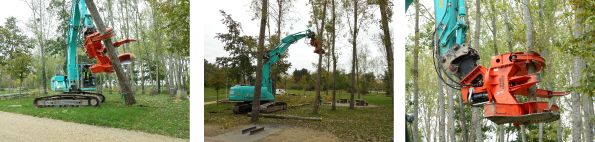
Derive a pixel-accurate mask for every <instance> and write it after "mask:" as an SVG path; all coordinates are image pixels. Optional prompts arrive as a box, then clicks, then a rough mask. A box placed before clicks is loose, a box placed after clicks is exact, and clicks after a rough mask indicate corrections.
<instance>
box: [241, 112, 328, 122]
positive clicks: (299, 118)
mask: <svg viewBox="0 0 595 142" xmlns="http://www.w3.org/2000/svg"><path fill="white" fill-rule="evenodd" d="M250 116H252V113H251V112H249V113H248V117H250ZM258 116H259V117H267V118H280V119H298V120H313V121H322V118H315V117H299V116H291V115H275V114H262V113H260V114H258Z"/></svg>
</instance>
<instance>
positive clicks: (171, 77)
mask: <svg viewBox="0 0 595 142" xmlns="http://www.w3.org/2000/svg"><path fill="white" fill-rule="evenodd" d="M169 54H170V55H171V56H173V53H169ZM167 59H168V62H167V64H169V68H168V69H167V71H168V74H169V77H168V79H169V80H168V82H167V84H168V87H169V88H167V90H169V97H170V98H173V97H174V93H175V92H174V91H175V90H174V86H175V82H174V79H175V78H174V70H175V69H174V62H173V58H167Z"/></svg>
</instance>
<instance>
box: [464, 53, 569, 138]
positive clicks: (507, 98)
mask: <svg viewBox="0 0 595 142" xmlns="http://www.w3.org/2000/svg"><path fill="white" fill-rule="evenodd" d="M491 63H492V67H491V68H489V69H488V68H486V67H483V66H477V67H476V68H475V69H474V70H473V71H471V72H470V73H469V74H468V75H467V76H466V77H465V78H463V79H462V80H461V82H460V83H463V84H472V83H476V82H472V81H474V80H475V81H477V79H483V85H482V86H463V87H461V93H462V97H463V99H464V100H465V101H466V102H467V103H469V100H468V97H469V96H468V95H469V91H470V90H473V92H472V93H473V94H476V93H487V94H488V98H489V101H488V102H487V103H486V104H484V117H486V118H487V117H491V116H504V117H515V116H523V115H530V114H537V113H543V112H558V106H557V105H556V104H552V105H551V106H550V105H549V104H548V102H537V101H529V102H526V103H519V101H518V100H517V98H516V97H515V96H514V95H522V96H527V93H528V90H527V89H528V88H529V87H531V86H533V85H535V84H537V83H539V82H541V74H540V73H534V74H527V64H528V63H534V64H535V72H539V71H540V70H541V68H542V67H545V60H544V59H543V58H542V57H541V56H540V55H539V54H538V53H537V52H532V53H531V54H529V53H524V52H511V53H507V54H502V55H496V56H492V59H491ZM471 88H473V89H471ZM564 95H566V94H565V93H564V92H552V91H547V90H541V89H537V95H536V96H537V97H540V98H551V97H553V96H564ZM526 123H535V122H526ZM514 125H517V126H518V125H522V124H521V123H515V124H514Z"/></svg>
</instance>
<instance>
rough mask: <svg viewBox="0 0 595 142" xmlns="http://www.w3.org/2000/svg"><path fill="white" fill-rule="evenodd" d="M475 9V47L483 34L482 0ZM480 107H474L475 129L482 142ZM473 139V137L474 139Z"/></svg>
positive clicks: (478, 138)
mask: <svg viewBox="0 0 595 142" xmlns="http://www.w3.org/2000/svg"><path fill="white" fill-rule="evenodd" d="M475 9H476V11H477V12H476V15H475V20H476V21H475V35H474V37H475V38H474V39H475V41H474V43H475V47H476V48H479V47H480V45H479V41H480V40H481V39H479V37H480V36H479V35H480V34H481V1H480V0H476V1H475ZM479 113H480V111H479V108H478V107H473V122H474V123H473V125H474V129H475V141H478V142H481V141H483V138H482V137H483V135H482V134H483V131H482V130H481V116H479ZM472 140H473V139H472Z"/></svg>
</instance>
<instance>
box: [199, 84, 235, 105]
mask: <svg viewBox="0 0 595 142" xmlns="http://www.w3.org/2000/svg"><path fill="white" fill-rule="evenodd" d="M230 87H231V86H230ZM228 90H229V88H228ZM226 94H227V93H226V92H225V88H223V89H220V90H219V100H227V99H226V98H225V97H226ZM204 98H205V102H212V101H216V100H217V91H216V90H215V89H213V88H205V96H204Z"/></svg>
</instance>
